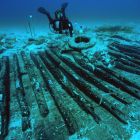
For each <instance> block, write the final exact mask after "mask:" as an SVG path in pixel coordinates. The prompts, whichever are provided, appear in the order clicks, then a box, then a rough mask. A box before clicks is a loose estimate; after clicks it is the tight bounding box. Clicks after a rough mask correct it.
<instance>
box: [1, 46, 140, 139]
mask: <svg viewBox="0 0 140 140" xmlns="http://www.w3.org/2000/svg"><path fill="white" fill-rule="evenodd" d="M108 54H109V55H110V57H111V58H112V60H113V61H114V67H113V68H108V67H106V66H105V65H97V66H95V68H94V69H93V67H92V62H89V63H86V60H85V59H84V58H81V59H79V57H77V56H74V61H72V60H71V59H69V58H67V57H65V56H64V55H62V54H61V52H59V51H58V50H56V48H52V49H46V50H45V51H40V52H37V53H36V54H35V53H33V52H31V53H26V52H24V51H22V52H20V53H19V54H15V55H13V56H12V57H3V58H2V59H0V139H2V140H3V139H6V140H8V139H12V138H15V137H16V138H17V139H21V140H27V139H37V140H45V139H51V140H55V139H61V140H62V139H64V140H65V139H68V137H69V136H72V135H73V134H76V133H77V134H79V135H82V134H81V128H84V127H85V126H86V127H88V129H87V130H85V133H86V134H84V135H85V136H88V135H90V134H91V133H94V134H95V136H96V134H98V137H99V139H102V136H100V135H99V134H100V133H101V132H104V134H103V135H104V136H105V135H106V133H108V132H107V130H106V129H104V128H105V127H110V128H111V129H112V130H111V133H112V134H110V136H109V138H110V139H111V138H112V137H113V133H119V132H118V128H119V129H120V130H121V131H122V132H124V133H126V135H125V136H124V137H125V138H128V137H129V135H130V134H129V133H128V134H127V132H126V129H124V128H123V127H124V126H127V125H128V124H130V123H131V122H132V123H133V122H135V123H136V124H135V129H138V128H139V127H140V126H139V125H138V124H139V123H140V120H139V119H138V118H139V115H136V116H135V115H131V114H134V113H135V114H137V111H138V110H137V109H138V107H137V105H138V106H140V102H139V101H140V85H139V83H138V82H134V81H132V80H130V79H129V78H128V77H126V76H125V75H122V74H120V71H121V72H124V71H125V72H127V73H128V74H130V75H131V76H132V77H133V76H137V77H139V75H140V60H139V58H140V56H139V54H140V47H137V46H128V45H123V44H117V43H112V44H110V45H109V46H108ZM139 80H140V78H139ZM134 108H135V109H134ZM113 125H114V127H113ZM93 126H94V128H93ZM118 135H120V134H118ZM89 137H90V138H91V139H92V138H93V137H92V135H91V136H89ZM120 137H121V136H120Z"/></svg>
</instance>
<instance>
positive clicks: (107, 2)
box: [0, 0, 140, 22]
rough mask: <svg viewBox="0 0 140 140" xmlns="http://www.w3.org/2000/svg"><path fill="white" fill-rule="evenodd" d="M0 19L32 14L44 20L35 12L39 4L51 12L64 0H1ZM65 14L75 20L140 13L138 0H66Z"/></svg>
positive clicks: (64, 0)
mask: <svg viewBox="0 0 140 140" xmlns="http://www.w3.org/2000/svg"><path fill="white" fill-rule="evenodd" d="M0 2H1V3H0V21H1V22H2V21H4V20H5V21H8V20H11V22H14V21H18V20H25V18H26V17H27V16H28V15H30V14H32V15H33V16H34V18H35V20H36V21H39V19H41V20H44V19H43V16H41V15H40V14H39V13H37V8H38V7H39V6H44V7H46V8H47V9H48V10H49V11H50V12H51V13H52V14H53V12H54V11H55V10H56V9H57V8H59V7H60V5H61V3H63V2H66V0H1V1H0ZM67 2H69V7H68V8H67V15H68V16H69V17H70V18H71V19H73V20H75V19H82V20H88V19H90V20H92V19H93V18H99V19H103V18H105V19H106V18H128V19H129V18H135V19H138V18H139V15H140V1H139V0H67Z"/></svg>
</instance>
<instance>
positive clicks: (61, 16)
mask: <svg viewBox="0 0 140 140" xmlns="http://www.w3.org/2000/svg"><path fill="white" fill-rule="evenodd" d="M67 5H68V3H64V4H62V7H61V9H60V10H57V11H56V12H55V19H53V18H52V17H51V15H50V13H49V12H48V11H47V10H46V9H45V8H43V7H40V8H38V11H39V12H40V13H42V14H45V15H46V16H47V17H48V19H49V22H50V25H51V26H52V28H53V29H54V30H55V31H57V32H59V33H60V34H62V33H63V31H64V30H69V33H70V36H72V31H73V26H72V23H71V22H70V21H69V20H68V18H67V17H66V15H65V9H66V7H67ZM57 23H58V26H57Z"/></svg>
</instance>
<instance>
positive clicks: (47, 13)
mask: <svg viewBox="0 0 140 140" xmlns="http://www.w3.org/2000/svg"><path fill="white" fill-rule="evenodd" d="M38 12H40V13H41V14H45V15H49V12H48V11H47V10H46V9H45V8H43V7H39V8H38Z"/></svg>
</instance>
